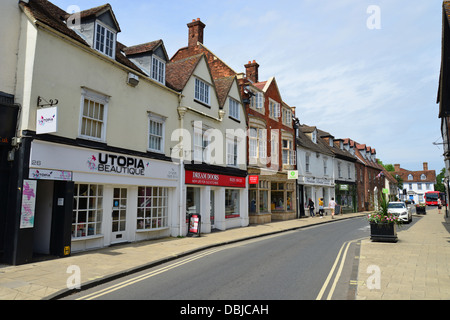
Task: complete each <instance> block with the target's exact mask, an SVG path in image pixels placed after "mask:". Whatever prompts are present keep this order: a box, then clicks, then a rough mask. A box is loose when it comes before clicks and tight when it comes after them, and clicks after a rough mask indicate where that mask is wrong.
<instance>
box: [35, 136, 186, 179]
mask: <svg viewBox="0 0 450 320" xmlns="http://www.w3.org/2000/svg"><path fill="white" fill-rule="evenodd" d="M30 169H32V170H33V172H36V170H39V172H40V173H42V172H48V171H50V172H58V171H60V172H71V173H72V180H73V181H78V180H77V179H81V180H83V179H88V181H91V180H89V179H90V178H89V177H91V175H92V174H97V175H102V176H104V177H105V178H104V179H106V180H102V181H103V182H105V181H110V182H113V181H114V180H111V179H114V177H119V176H120V177H125V178H131V179H133V178H151V179H164V181H167V182H168V181H177V180H178V175H179V166H178V165H176V164H173V163H172V162H168V161H157V160H153V159H146V158H141V157H136V156H134V155H124V154H118V153H112V152H106V151H103V150H102V151H100V150H92V149H86V148H80V147H72V146H67V145H61V144H54V143H48V142H43V141H33V143H32V145H31V155H30ZM87 175H89V176H87ZM106 177H108V178H106ZM30 179H36V178H35V177H30ZM93 179H94V178H93ZM98 179H99V178H98V177H97V178H95V181H99V180H98ZM46 180H47V179H46ZM126 183H137V182H136V181H134V180H133V181H131V180H130V181H127V182H126Z"/></svg>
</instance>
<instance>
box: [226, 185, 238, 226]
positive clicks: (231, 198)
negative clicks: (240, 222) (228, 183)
mask: <svg viewBox="0 0 450 320" xmlns="http://www.w3.org/2000/svg"><path fill="white" fill-rule="evenodd" d="M239 194H240V190H235V189H225V219H230V218H237V217H239V216H240V212H239V211H240V210H239V208H240V206H239V203H240V196H239Z"/></svg>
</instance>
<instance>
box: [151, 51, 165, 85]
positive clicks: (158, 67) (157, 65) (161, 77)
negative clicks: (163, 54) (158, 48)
mask: <svg viewBox="0 0 450 320" xmlns="http://www.w3.org/2000/svg"><path fill="white" fill-rule="evenodd" d="M151 77H152V79H153V80H155V81H157V82H159V83H161V84H165V83H166V62H165V61H164V60H163V59H161V58H160V57H158V56H155V55H154V56H152V68H151Z"/></svg>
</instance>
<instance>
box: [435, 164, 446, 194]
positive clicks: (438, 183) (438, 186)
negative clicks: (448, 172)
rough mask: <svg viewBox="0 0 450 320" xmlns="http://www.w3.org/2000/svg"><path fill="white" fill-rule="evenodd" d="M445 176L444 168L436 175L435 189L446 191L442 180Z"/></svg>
mask: <svg viewBox="0 0 450 320" xmlns="http://www.w3.org/2000/svg"><path fill="white" fill-rule="evenodd" d="M444 178H445V168H442V170H441V173H439V174H438V175H437V177H436V184H435V185H434V190H435V191H440V192H445V185H444V183H443V182H442V181H443V180H444Z"/></svg>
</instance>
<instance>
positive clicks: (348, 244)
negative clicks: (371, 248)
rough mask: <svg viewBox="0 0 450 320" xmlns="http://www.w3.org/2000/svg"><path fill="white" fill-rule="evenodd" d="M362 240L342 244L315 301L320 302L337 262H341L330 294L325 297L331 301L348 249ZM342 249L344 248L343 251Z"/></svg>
mask: <svg viewBox="0 0 450 320" xmlns="http://www.w3.org/2000/svg"><path fill="white" fill-rule="evenodd" d="M362 239H366V238H361V239H357V240H352V241H347V242H344V244H343V245H342V247H341V249H340V250H339V253H338V255H337V257H336V260H335V262H334V264H333V267H332V268H331V270H330V273H329V274H328V277H327V279H326V280H325V283H324V284H323V286H322V289H320V292H319V294H318V295H317V298H316V300H322V297H323V295H324V293H325V290H326V289H327V287H328V285H329V283H330V281H331V278H332V277H333V274H334V271H335V270H336V267H337V265H338V263H339V261H341V263H340V265H339V270H338V272H337V274H336V276H335V279H334V282H333V284H332V286H331V289H330V292H329V293H328V296H327V300H331V297H332V296H333V293H334V290H335V289H336V285H337V283H338V281H339V278H340V277H341V273H342V269H343V267H344V264H345V259H346V257H347V252H348V248H349V247H350V245H351V244H352V243H354V242H358V241H360V240H362ZM344 248H345V250H344ZM342 252H344V254H343V255H342ZM341 255H342V257H341Z"/></svg>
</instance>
